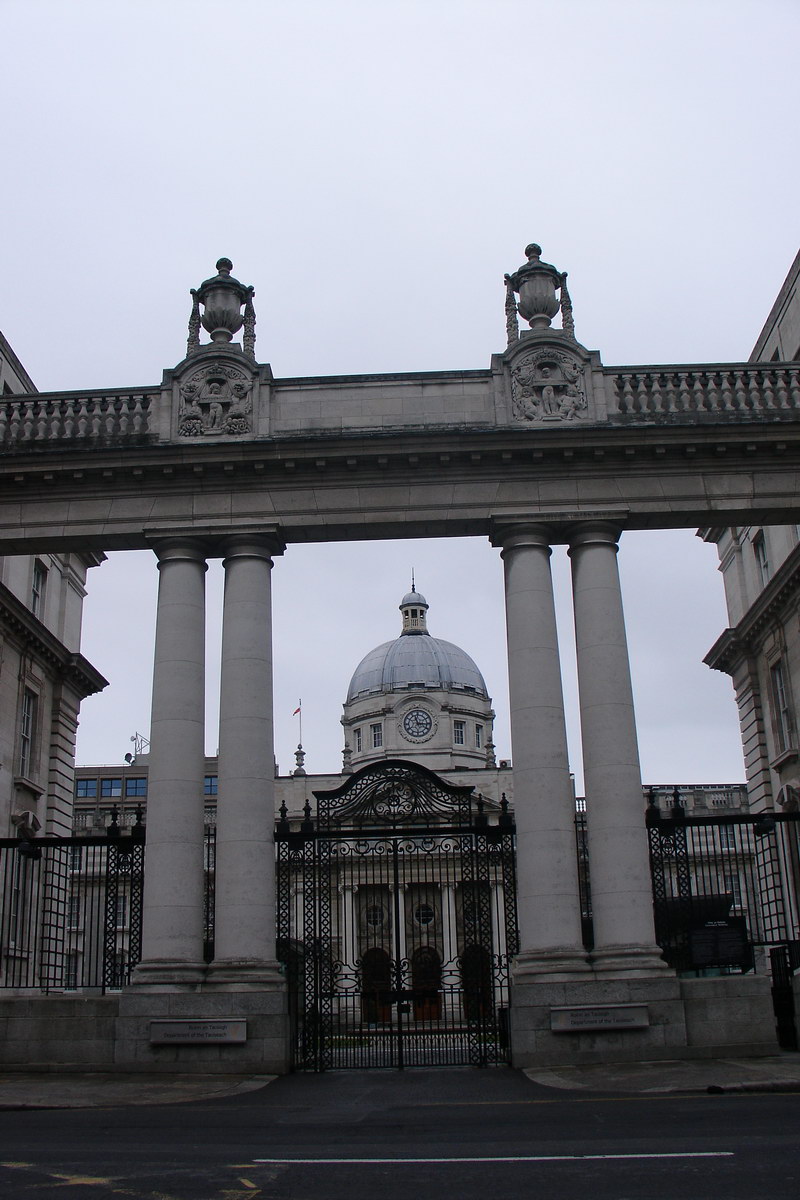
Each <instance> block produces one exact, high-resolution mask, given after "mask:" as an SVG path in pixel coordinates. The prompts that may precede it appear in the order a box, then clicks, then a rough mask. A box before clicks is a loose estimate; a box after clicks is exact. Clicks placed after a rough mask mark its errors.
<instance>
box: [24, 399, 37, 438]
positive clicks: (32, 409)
mask: <svg viewBox="0 0 800 1200" xmlns="http://www.w3.org/2000/svg"><path fill="white" fill-rule="evenodd" d="M23 403H24V409H23V416H22V430H21V436H22V439H23V441H26V442H27V441H30V439H31V438H32V437H33V423H34V421H35V420H36V401H35V400H25V401H24V402H23Z"/></svg>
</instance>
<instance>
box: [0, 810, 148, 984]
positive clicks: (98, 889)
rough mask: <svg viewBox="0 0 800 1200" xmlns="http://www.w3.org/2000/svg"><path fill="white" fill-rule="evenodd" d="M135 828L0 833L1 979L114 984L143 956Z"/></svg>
mask: <svg viewBox="0 0 800 1200" xmlns="http://www.w3.org/2000/svg"><path fill="white" fill-rule="evenodd" d="M143 834H144V828H143V826H139V829H138V831H137V834H136V836H129V837H122V836H117V835H116V834H115V832H114V830H113V828H112V831H111V833H110V836H106V837H88V838H86V837H85V838H37V839H36V840H35V841H30V842H29V841H25V840H11V839H2V840H0V987H3V988H15V989H30V990H35V991H37V992H70V991H84V992H85V991H87V990H88V991H99V992H106V991H113V990H118V989H119V988H122V987H124V986H125V985H126V984H127V983H129V982H130V975H131V971H132V970H133V968H134V967H135V965H136V963H137V962H138V961H139V959H140V958H141V940H142V886H143V880H144V837H143Z"/></svg>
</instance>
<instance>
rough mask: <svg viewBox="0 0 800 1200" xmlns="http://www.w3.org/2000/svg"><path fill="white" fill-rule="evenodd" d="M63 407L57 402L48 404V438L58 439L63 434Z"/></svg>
mask: <svg viewBox="0 0 800 1200" xmlns="http://www.w3.org/2000/svg"><path fill="white" fill-rule="evenodd" d="M65 407H66V406H65V405H64V404H62V403H60V402H59V401H58V400H54V401H52V403H50V404H48V406H47V409H48V412H49V413H50V430H49V434H48V436H49V437H50V438H59V437H62V436H63V433H64V409H65Z"/></svg>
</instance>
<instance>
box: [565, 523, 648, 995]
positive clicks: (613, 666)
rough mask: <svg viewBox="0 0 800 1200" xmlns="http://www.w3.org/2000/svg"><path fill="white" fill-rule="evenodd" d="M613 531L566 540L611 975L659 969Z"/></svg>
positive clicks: (586, 530)
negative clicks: (567, 541)
mask: <svg viewBox="0 0 800 1200" xmlns="http://www.w3.org/2000/svg"><path fill="white" fill-rule="evenodd" d="M618 537H619V530H618V529H616V528H614V526H613V525H610V524H605V523H602V522H598V523H596V524H586V525H581V526H578V527H576V528H575V529H574V530H573V532H572V535H571V537H570V549H569V554H570V557H571V559H572V591H573V603H574V606H575V641H576V648H577V657H578V687H579V692H580V711H581V739H582V743H583V769H584V777H585V785H586V810H587V827H588V839H589V879H590V883H591V889H592V911H593V919H594V937H595V946H594V951H593V953H592V956H591V957H592V964H593V966H594V968H595V970H597V971H600V972H605V973H608V974H619V973H620V972H622V973H625V974H627V973H629V972H631V971H634V972H637V973H641V972H645V973H648V974H649V973H651V972H652V971H654V970H664V969H665V965H666V964H665V963H664V961H663V959H662V958H661V952H660V950H659V949H658V947H657V946H656V943H655V933H654V929H653V894H652V888H651V884H650V866H649V859H648V849H647V831H646V829H645V823H644V801H643V799H642V780H641V772H640V769H639V751H638V747H637V742H636V720H635V716H634V710H633V690H632V687H631V676H630V664H629V662H628V645H627V640H626V637H625V617H624V614H623V610H622V593H621V589H620V582H619V571H618V568H617V539H618Z"/></svg>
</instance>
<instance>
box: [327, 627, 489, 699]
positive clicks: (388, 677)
mask: <svg viewBox="0 0 800 1200" xmlns="http://www.w3.org/2000/svg"><path fill="white" fill-rule="evenodd" d="M413 687H433V688H442V689H443V690H445V691H453V690H458V691H470V692H473V693H474V694H476V695H479V696H485V697H487V698H488V692H487V691H486V684H485V682H484V678H483V676H482V675H481V673H480V671H479V670H478V668H477V666H476V665H475V663H474V662H473V660H472V659H471V658H470V656H469V655H468V654H467V652H466V650H462V649H461V647H460V646H454V645H453V643H452V642H445V641H443V640H442V638H435V637H431V636H430V634H428V635H427V636H424V637H404V636H403V635H402V634H401V635H400V637H399V638H396V639H395V640H394V641H393V642H384V643H383V645H382V646H376V647H375V649H374V650H370V652H369V654H367V655H366V656H365V657H364V658H362V660H361V662H360V663H359V664H358V666H357V667H356V669H355V672H354V673H353V678H352V679H351V680H350V687H349V688H348V689H347V700H348V703H349V702H350V701H351V700H355V699H357V698H358V697H359V696H364V695H369V694H370V693H378V694H380V693H381V692H398V691H403V690H404V689H406V688H413Z"/></svg>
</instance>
